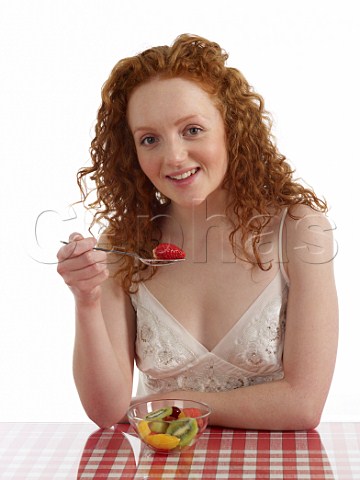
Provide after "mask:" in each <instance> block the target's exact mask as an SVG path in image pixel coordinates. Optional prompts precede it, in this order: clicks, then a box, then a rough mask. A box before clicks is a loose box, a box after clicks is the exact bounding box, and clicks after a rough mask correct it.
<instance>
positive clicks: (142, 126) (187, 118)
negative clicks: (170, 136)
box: [133, 113, 206, 135]
mask: <svg viewBox="0 0 360 480" xmlns="http://www.w3.org/2000/svg"><path fill="white" fill-rule="evenodd" d="M195 118H197V119H198V118H200V119H203V120H206V117H204V116H203V115H200V114H198V113H192V114H191V115H185V116H184V117H181V118H179V119H178V120H176V122H175V124H174V125H175V126H178V125H180V123H183V122H186V121H187V120H191V119H195ZM152 129H153V127H150V126H146V125H141V126H139V127H136V128H135V129H134V132H133V135H135V133H136V132H138V131H146V130H150V131H151V130H152Z"/></svg>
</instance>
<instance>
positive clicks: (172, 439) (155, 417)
mask: <svg viewBox="0 0 360 480" xmlns="http://www.w3.org/2000/svg"><path fill="white" fill-rule="evenodd" d="M201 416H202V412H201V410H200V409H198V408H183V409H180V408H178V407H176V406H165V407H163V408H159V409H158V410H154V411H152V412H149V413H148V414H147V415H146V416H145V418H144V419H143V420H141V421H140V422H139V423H138V425H137V430H138V434H139V436H140V437H141V438H142V440H143V441H144V442H145V443H146V444H147V445H149V446H150V447H153V448H155V449H157V450H163V451H164V450H165V451H166V450H167V451H168V450H173V449H175V448H176V449H183V448H184V447H189V446H191V445H192V443H193V441H194V439H195V438H196V435H197V434H198V432H199V431H201V429H202V427H203V426H204V422H203V419H202V418H197V417H201Z"/></svg>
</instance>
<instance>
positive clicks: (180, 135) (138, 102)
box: [127, 78, 228, 207]
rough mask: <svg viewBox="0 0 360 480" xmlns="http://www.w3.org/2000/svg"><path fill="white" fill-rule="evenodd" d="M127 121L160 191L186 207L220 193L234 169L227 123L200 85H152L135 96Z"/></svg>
mask: <svg viewBox="0 0 360 480" xmlns="http://www.w3.org/2000/svg"><path fill="white" fill-rule="evenodd" d="M127 116H128V122H129V126H130V129H131V131H132V133H133V136H134V141H135V145H136V151H137V155H138V159H139V163H140V166H141V168H142V170H143V172H144V173H145V175H146V176H147V177H148V178H149V179H150V181H151V182H152V183H153V185H154V186H155V187H156V188H157V190H159V192H161V193H162V194H163V195H165V196H166V197H167V198H169V199H171V200H172V201H173V202H175V203H177V204H179V205H181V206H184V207H189V206H196V205H199V204H200V203H202V202H203V201H204V200H205V199H206V198H207V197H208V196H209V195H210V194H213V193H216V192H220V190H221V185H222V182H223V179H224V176H225V173H226V170H227V165H228V156H227V149H226V141H225V127H224V122H223V120H222V117H221V115H220V112H219V111H218V109H217V108H216V107H215V105H214V102H213V101H212V99H211V97H210V96H209V94H208V93H207V92H205V91H204V90H203V89H202V88H201V87H200V86H199V85H198V84H196V83H194V82H192V81H190V80H186V79H183V78H172V79H154V80H151V81H150V82H148V83H145V84H143V85H140V86H139V87H137V88H136V89H135V91H134V92H133V93H132V94H131V96H130V99H129V104H128V111H127Z"/></svg>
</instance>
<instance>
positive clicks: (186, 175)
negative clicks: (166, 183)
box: [169, 167, 200, 180]
mask: <svg viewBox="0 0 360 480" xmlns="http://www.w3.org/2000/svg"><path fill="white" fill-rule="evenodd" d="M199 170H200V169H199V168H198V167H197V168H193V169H192V170H188V171H187V172H185V173H180V174H179V175H173V176H170V175H169V178H171V180H184V179H185V178H189V177H191V176H192V175H195V173H196V172H198V171H199Z"/></svg>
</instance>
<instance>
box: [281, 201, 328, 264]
mask: <svg viewBox="0 0 360 480" xmlns="http://www.w3.org/2000/svg"><path fill="white" fill-rule="evenodd" d="M291 215H292V216H293V217H296V218H292V216H291ZM291 215H290V214H288V215H287V216H286V219H285V244H286V258H287V260H288V267H289V270H290V273H291V270H292V271H293V273H294V270H298V269H302V268H306V267H310V266H315V265H317V266H319V269H321V267H320V266H323V267H325V266H326V265H327V266H328V267H331V266H332V263H333V260H334V258H335V256H336V253H337V248H336V244H335V241H334V235H333V231H334V229H335V227H334V225H333V224H332V222H331V221H330V220H329V218H328V217H327V216H326V215H325V214H324V213H322V212H319V211H316V210H314V209H312V208H311V207H309V206H307V205H297V206H296V207H295V208H293V209H292V210H291Z"/></svg>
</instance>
